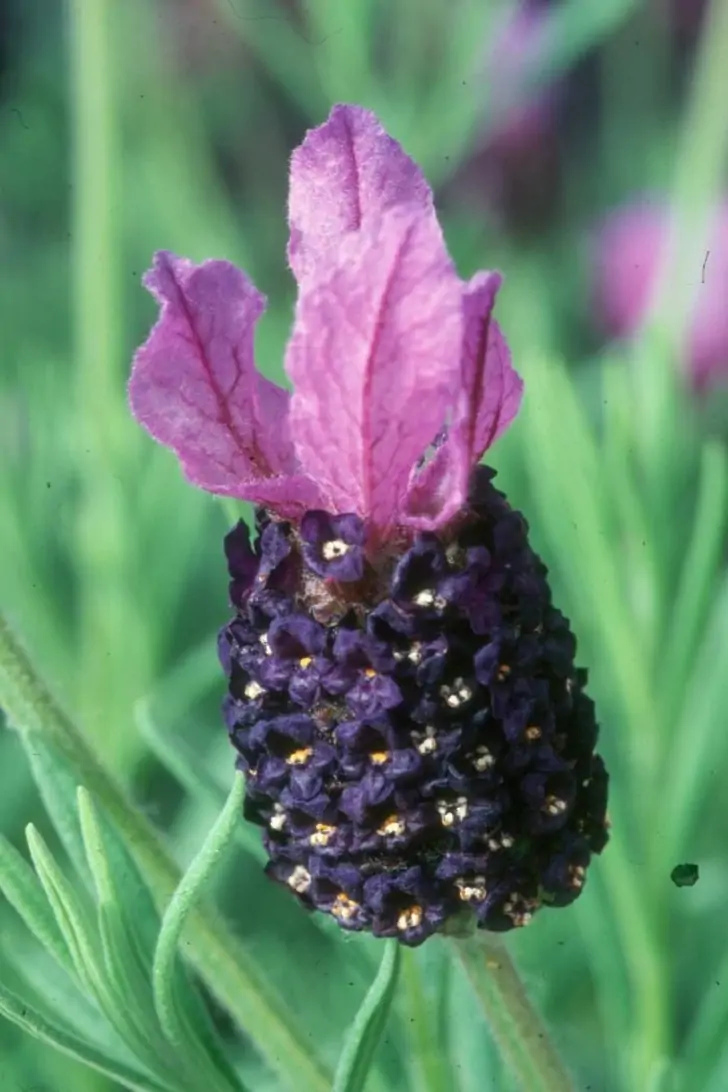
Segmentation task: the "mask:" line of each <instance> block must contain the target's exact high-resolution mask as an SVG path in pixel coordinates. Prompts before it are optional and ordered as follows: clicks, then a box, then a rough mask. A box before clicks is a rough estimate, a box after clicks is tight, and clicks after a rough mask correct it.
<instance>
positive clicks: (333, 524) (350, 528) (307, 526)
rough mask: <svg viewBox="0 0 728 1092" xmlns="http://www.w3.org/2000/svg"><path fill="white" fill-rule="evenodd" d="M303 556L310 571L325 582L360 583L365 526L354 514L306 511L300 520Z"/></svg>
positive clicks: (362, 573)
mask: <svg viewBox="0 0 728 1092" xmlns="http://www.w3.org/2000/svg"><path fill="white" fill-rule="evenodd" d="M301 539H302V541H303V556H304V559H305V561H306V564H307V565H308V567H309V569H312V570H313V572H315V573H316V574H317V575H318V576H321V577H324V579H326V580H342V581H349V580H361V578H362V576H363V575H364V544H365V542H366V529H365V527H364V523H363V521H362V520H361V519H359V517H358V516H356V515H354V514H353V513H351V512H350V513H347V514H346V515H343V516H330V515H329V514H328V512H322V511H313V512H306V514H305V516H304V517H303V519H302V520H301Z"/></svg>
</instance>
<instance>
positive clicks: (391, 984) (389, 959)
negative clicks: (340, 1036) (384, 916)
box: [332, 940, 400, 1092]
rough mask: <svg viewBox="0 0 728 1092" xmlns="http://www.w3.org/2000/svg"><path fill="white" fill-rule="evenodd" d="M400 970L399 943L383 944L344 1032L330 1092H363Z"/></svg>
mask: <svg viewBox="0 0 728 1092" xmlns="http://www.w3.org/2000/svg"><path fill="white" fill-rule="evenodd" d="M399 968H400V945H399V941H397V940H388V941H385V942H384V953H383V955H382V962H381V963H380V965H379V970H378V972H377V976H376V978H375V979H374V981H373V982H372V984H371V986H370V988H369V991H368V993H367V995H366V997H365V998H364V1000H363V1002H362V1004H361V1008H360V1009H359V1011H358V1013H357V1014H356V1016H355V1017H354V1022H353V1023H352V1025H351V1027H350V1028H349V1031H348V1033H347V1036H346V1040H345V1042H344V1047H343V1050H342V1052H341V1056H340V1058H339V1063H338V1065H337V1067H336V1075H335V1076H334V1084H333V1088H332V1092H363V1089H364V1087H365V1085H366V1081H367V1076H368V1073H369V1069H370V1067H371V1065H372V1061H373V1059H374V1053H375V1051H376V1049H377V1044H378V1043H379V1039H380V1037H381V1034H382V1032H383V1030H384V1026H385V1024H386V1022H387V1017H388V1015H389V1010H390V1008H391V1005H392V999H393V997H394V993H395V990H396V987H397V979H398V976H399Z"/></svg>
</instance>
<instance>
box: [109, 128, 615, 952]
mask: <svg viewBox="0 0 728 1092" xmlns="http://www.w3.org/2000/svg"><path fill="white" fill-rule="evenodd" d="M289 220H290V224H291V238H290V242H289V247H288V256H289V261H290V263H291V266H292V268H293V271H294V274H295V276H296V278H297V281H298V284H299V297H298V303H297V307H296V321H295V326H294V330H293V334H292V336H291V340H290V342H289V346H288V350H287V354H286V367H287V371H288V373H289V376H290V377H291V379H292V380H293V382H294V392H293V395H292V396H290V397H289V395H288V394H287V393H286V392H284V391H283V390H282V389H281V388H279V387H276V386H274V385H273V384H271V383H270V382H269V381H267V380H266V379H264V378H263V377H262V376H261V375H260V374H258V373H257V372H256V371H255V368H254V363H253V349H252V343H253V330H254V324H255V322H256V320H257V319H258V317H259V315H260V313H261V312H262V310H263V306H264V301H263V299H262V297H261V296H260V295H259V293H257V291H256V290H255V288H254V287H253V286H252V284H251V283H250V282H249V281H248V280H247V278H246V277H245V276H244V274H242V273H240V272H239V271H237V270H236V269H234V268H233V267H232V266H230V265H228V264H226V263H221V262H206V263H204V264H203V265H201V266H197V267H194V266H192V265H191V264H190V263H188V262H185V261H183V260H180V259H178V258H175V257H173V256H171V255H167V254H161V255H159V256H158V258H157V262H156V265H155V269H154V271H153V272H152V273H151V274H149V275H148V277H147V286H148V287H149V288H150V289H151V290H152V291H153V292H154V294H155V295H156V296H157V298H158V299H159V300H160V302H161V303H162V315H161V318H160V320H159V322H158V323H157V325H156V327H155V329H154V331H153V333H152V335H151V336H150V338H149V340H148V342H147V343H146V344H145V345H144V346H143V347H142V349H141V350H140V351H139V353H138V354H137V357H136V361H135V365H134V372H133V374H132V378H131V383H130V396H131V403H132V407H133V409H134V412H135V413H136V415H137V417H138V418H139V419H140V420H141V422H142V423H143V424H144V425H145V426H146V428H148V429H149V431H150V432H151V433H152V435H153V436H155V437H156V438H157V439H158V440H161V441H162V442H164V443H166V444H168V445H169V446H170V447H172V448H173V449H174V450H175V451H176V453H177V454H178V456H179V458H180V460H181V462H182V466H183V468H184V470H185V473H186V475H187V476H188V477H189V478H190V479H191V480H192V481H193V482H195V483H196V484H198V485H200V486H202V487H203V488H206V489H209V490H210V491H211V492H218V493H223V494H227V495H234V496H237V497H240V498H242V499H244V500H248V501H253V502H257V503H258V504H259V505H260V507H259V509H258V531H259V539H258V541H257V542H256V546H255V549H253V548H251V544H250V539H249V534H248V530H247V526H246V525H245V524H244V523H243V522H241V523H239V524H238V526H237V528H236V529H234V530H233V531H232V532H231V533H230V534H229V535H228V537H227V539H226V552H227V556H228V561H229V566H230V575H231V578H232V584H231V596H232V600H233V603H234V604H235V606H236V608H237V615H236V618H235V620H234V621H233V622H231V624H230V625H229V626H227V627H226V628H225V629H224V630H223V632H222V634H221V638H220V657H221V660H222V663H223V666H224V668H225V670H226V673H227V675H228V677H229V679H230V692H229V699H228V701H227V703H226V721H227V726H228V730H229V733H230V736H231V739H232V741H233V743H234V745H235V747H236V748H237V750H238V752H239V755H240V758H239V767H240V768H241V769H242V770H243V771H244V773H245V776H246V783H247V793H246V811H247V815H248V817H249V818H251V819H253V820H254V821H256V822H258V823H260V824H261V825H262V826H263V827H264V828H265V830H266V833H265V836H264V843H265V848H266V850H267V852H268V854H269V856H270V864H269V866H268V871H269V873H270V875H272V876H274V877H275V878H277V879H279V880H281V881H282V882H283V883H286V884H287V885H288V886H289V887H290V888H292V890H293V891H294V892H296V894H298V896H299V897H300V899H301V900H302V902H303V903H304V904H305V905H307V906H311V907H315V908H316V909H319V910H323V911H325V912H326V913H329V914H332V915H333V917H334V918H335V919H336V920H337V921H338V922H339V924H340V925H342V926H343V927H344V928H346V929H354V930H361V929H371V930H372V931H373V932H374V934H375V935H377V936H397V937H398V938H399V939H401V940H402V941H403V942H405V943H408V944H419V943H421V942H422V941H423V940H425V939H426V938H427V937H428V936H429V935H431V934H432V933H433V932H435V931H437V930H440V929H442V928H443V927H445V926H446V924H447V922H448V921H449V920H450V919H452V918H453V917H454V916H456V915H457V914H458V912H459V910H461V909H462V908H463V905H465V906H466V907H471V908H472V909H473V910H474V911H475V916H476V919H477V921H478V924H479V925H480V926H483V927H486V928H490V929H494V930H501V931H502V930H504V929H508V928H512V927H513V926H522V925H525V924H527V923H528V922H529V921H530V920H531V918H532V915H533V912H534V911H535V910H536V909H537V908H538V907H539V906H541V905H542V904H544V903H545V904H547V905H552V906H555V905H556V906H557V905H566V904H568V903H570V902H571V901H572V900H573V899H574V898H575V897H576V895H578V894H579V892H580V891H581V889H582V887H583V885H584V879H585V876H586V868H587V865H588V863H589V859H590V857H591V854H592V853H593V852H595V851H596V852H599V851H600V850H601V849H602V848H603V846H604V843H605V841H606V834H605V828H606V821H605V809H606V774H605V771H604V766H603V764H602V762H601V760H600V759H598V758H595V757H594V755H593V749H594V745H595V742H596V737H597V727H596V721H595V717H594V708H593V705H592V703H591V701H590V700H589V699H588V698H587V697H586V696H585V694H584V692H583V686H584V683H585V674H584V673H583V672H581V671H579V670H578V669H577V667H576V666H575V663H574V656H575V641H574V638H573V636H572V634H571V631H570V629H569V626H568V623H567V621H566V619H565V618H564V616H563V615H562V614H561V613H560V612H559V611H558V610H557V609H556V608H555V607H554V606H553V605H552V602H551V593H550V590H549V586H548V583H547V581H546V569H545V567H544V565H543V564H542V563H541V561H540V560H539V558H538V557H537V556H536V555H535V554H534V553H533V551H532V550H531V548H530V547H529V544H528V540H527V525H526V523H525V521H524V519H523V517H522V516H521V515H520V514H519V513H518V512H515V511H513V510H512V509H511V507H510V505H509V504H508V503H507V501H506V499H505V497H504V496H503V494H502V493H500V492H498V491H497V490H496V489H495V488H494V486H493V485H492V482H491V478H492V473H491V472H489V471H488V470H486V469H485V468H481V469H476V464H477V463H478V461H479V459H480V457H481V456H482V455H483V453H484V452H485V450H486V449H487V448H488V447H490V445H491V444H492V443H493V441H494V440H496V439H497V437H498V436H499V435H500V433H501V432H503V430H504V429H505V428H506V427H507V426H508V424H509V423H510V421H511V420H512V418H513V416H514V414H515V413H516V411H517V409H518V405H519V403H520V399H521V390H522V384H521V382H520V380H519V378H518V376H517V375H516V373H515V372H514V371H513V369H512V367H511V364H510V354H509V352H508V348H507V345H506V343H505V340H504V338H503V335H502V333H501V331H500V329H499V327H498V325H497V323H496V322H495V320H494V318H493V314H492V312H493V307H494V303H495V296H496V293H497V290H498V288H499V285H500V276H499V275H498V274H495V273H491V272H482V273H477V274H476V275H475V276H474V277H473V278H472V279H471V280H470V281H469V282H468V283H467V284H465V283H463V282H462V281H460V280H459V278H458V277H457V274H456V273H455V271H454V269H453V267H452V263H451V261H450V259H449V257H448V255H447V252H446V250H445V246H444V243H443V240H442V236H441V233H440V230H439V227H438V225H437V221H436V218H435V214H434V211H433V203H432V195H431V193H430V190H429V188H428V187H427V184H426V182H425V180H424V177H423V176H422V175H421V173H420V172H419V170H418V169H417V167H416V166H415V164H414V163H413V162H412V161H411V160H410V159H409V158H408V157H407V156H406V155H405V154H404V152H403V151H402V149H401V148H400V147H399V146H398V145H397V144H396V143H395V142H394V141H393V140H392V139H391V138H390V137H389V136H387V134H386V133H385V132H384V131H383V130H382V128H381V126H380V125H379V124H378V122H377V120H376V118H375V117H374V116H373V115H372V114H370V113H369V112H367V111H364V110H361V109H358V108H354V107H335V108H334V110H333V111H332V113H331V116H330V118H329V120H328V121H327V122H326V123H325V124H324V125H322V126H321V127H320V128H318V129H316V130H312V131H311V132H310V133H309V134H308V135H307V137H306V139H305V140H304V142H303V144H302V145H301V147H300V148H299V149H298V150H297V151H296V152H295V153H294V155H293V158H292V162H291V196H290V201H289ZM429 447H431V448H432V450H431V451H429V452H428V448H429Z"/></svg>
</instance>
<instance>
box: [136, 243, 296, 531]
mask: <svg viewBox="0 0 728 1092" xmlns="http://www.w3.org/2000/svg"><path fill="white" fill-rule="evenodd" d="M144 284H145V285H146V287H147V288H148V289H149V290H150V292H151V293H152V294H153V295H154V296H155V297H156V298H157V299H158V300H159V302H160V304H161V315H160V317H159V320H158V322H157V324H156V325H155V327H154V329H153V330H152V332H151V334H150V335H149V338H148V339H147V341H146V342H145V343H144V345H142V347H141V348H140V349H139V351H138V352H137V354H136V357H135V359H134V367H133V370H132V376H131V379H130V381H129V398H130V402H131V407H132V410H133V412H134V415H135V416H136V417H137V419H138V420H139V422H140V423H141V424H142V425H144V427H145V428H146V429H147V430H148V432H150V433H151V435H152V436H153V437H154V439H155V440H158V441H159V442H160V443H162V444H165V445H166V446H167V447H171V448H172V450H173V451H174V452H175V453H176V454H177V456H178V457H179V459H180V462H181V463H182V468H183V470H184V473H185V474H186V476H187V477H188V478H189V479H190V481H192V482H194V483H195V484H196V485H199V486H201V487H202V488H203V489H207V490H209V491H210V492H213V493H223V494H229V495H232V496H236V497H242V498H245V499H247V500H252V501H255V502H260V503H263V502H265V501H266V500H267V499H268V498H269V497H270V498H271V503H273V499H272V498H273V497H275V498H277V500H276V505H277V504H278V500H280V503H281V504H282V506H283V507H282V508H280V509H279V510H280V511H281V512H282V514H287V513H288V512H289V511H291V510H297V509H298V508H299V507H300V504H298V503H297V502H296V489H297V486H296V482H295V481H292V480H291V476H292V475H296V474H297V465H296V461H295V454H294V451H293V445H292V443H291V439H290V434H289V427H288V403H289V395H288V393H287V392H286V391H284V390H281V388H279V387H276V386H275V384H273V383H270V382H269V381H268V380H267V379H265V378H263V376H261V375H260V374H259V373H258V372H257V371H256V370H255V365H254V361H253V335H254V330H255V324H256V322H257V320H258V318H259V317H260V315H261V314H262V312H263V310H264V308H265V298H264V297H263V296H262V295H261V294H260V293H259V292H258V291H257V290H256V289H255V287H254V286H253V284H252V283H251V282H250V280H249V279H248V278H247V277H246V276H245V274H244V273H242V272H241V271H240V270H239V269H236V268H235V266H233V265H231V264H230V263H229V262H223V261H207V262H203V263H202V264H201V265H197V266H196V265H194V264H193V263H192V262H189V261H187V260H186V259H184V258H177V257H176V256H175V255H173V254H168V253H166V252H162V253H160V254H158V255H157V256H156V258H155V263H154V267H153V268H152V269H151V270H150V271H149V273H147V275H146V277H145V279H144ZM301 488H302V489H303V490H304V491H308V492H309V493H310V492H311V488H310V483H309V484H306V483H305V482H304V483H302V485H301ZM313 492H314V493H315V490H313ZM302 503H303V502H302ZM292 506H293V508H292Z"/></svg>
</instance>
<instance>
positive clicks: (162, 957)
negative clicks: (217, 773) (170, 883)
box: [152, 774, 245, 1089]
mask: <svg viewBox="0 0 728 1092" xmlns="http://www.w3.org/2000/svg"><path fill="white" fill-rule="evenodd" d="M244 788H245V783H244V779H243V777H242V775H240V774H237V775H236V777H235V780H234V783H233V787H232V789H231V791H230V795H229V797H228V799H227V802H226V804H225V807H224V808H223V810H222V812H221V813H220V816H219V817H218V819H217V821H216V823H215V824H214V826H213V828H212V830H211V831H210V833H209V835H208V836H207V838H206V839H205V842H204V844H203V846H202V848H201V849H200V851H199V853H198V854H197V856H196V857H195V858H194V860H193V861H192V863H191V865H190V866H189V868H188V870H187V872H186V873H185V875H184V876H183V877H182V880H181V881H180V884H179V886H178V888H177V890H176V891H175V893H174V895H173V896H172V899H171V901H170V904H169V906H168V907H167V910H166V912H165V915H164V918H163V920H162V927H161V930H160V933H159V940H158V942H157V949H156V952H155V955H154V966H153V969H152V985H153V990H154V1005H155V1009H156V1012H157V1017H158V1019H159V1022H160V1024H161V1027H162V1029H163V1031H164V1033H165V1035H166V1036H167V1039H168V1040H169V1042H170V1043H171V1044H173V1045H174V1046H175V1047H177V1049H183V1050H189V1051H190V1053H191V1054H192V1059H193V1061H194V1060H197V1062H198V1063H199V1064H200V1065H203V1066H204V1062H207V1063H208V1067H207V1068H208V1069H209V1066H210V1065H211V1064H213V1063H212V1059H210V1058H209V1055H208V1053H207V1050H206V1049H205V1047H208V1048H209V1047H210V1046H213V1048H214V1045H215V1043H216V1039H215V1038H214V1036H213V1035H211V1034H210V1033H211V1031H212V1029H211V1028H210V1027H209V1026H208V1028H207V1029H206V1030H207V1035H205V1041H204V1042H203V1040H202V1039H201V1038H200V1035H199V1033H198V1028H197V1026H196V1025H195V1024H193V1023H192V1022H191V1021H190V1020H188V1019H186V1018H185V1017H186V1013H185V1007H184V1005H183V1004H181V1003H180V1001H181V999H180V997H179V992H180V986H179V984H178V983H179V980H180V976H179V968H178V965H177V950H178V945H179V940H180V937H181V935H182V930H183V929H184V926H185V923H186V921H187V918H188V917H189V914H190V911H191V910H192V908H193V906H194V904H195V901H196V900H197V899H198V898H199V896H200V894H201V893H202V891H203V889H204V888H205V887H207V885H208V884H209V881H210V878H211V876H212V874H213V872H214V870H215V868H216V867H217V865H218V864H219V863H220V861H221V859H222V857H223V854H224V853H225V851H226V850H227V849H229V847H230V845H231V842H232V839H233V837H234V835H235V829H236V827H237V826H238V824H239V823H240V821H241V810H242V803H243V794H244ZM198 1015H204V1014H202V1013H199V1014H198ZM203 1029H204V1025H203ZM203 1029H199V1030H203ZM192 1048H195V1049H194V1050H193V1049H192ZM215 1062H216V1063H217V1067H218V1069H215V1071H214V1073H213V1075H212V1077H208V1078H207V1079H208V1083H210V1082H211V1081H212V1079H213V1077H215V1078H217V1079H216V1081H215V1084H216V1086H218V1087H221V1088H225V1089H229V1088H240V1083H239V1081H238V1080H237V1077H236V1075H235V1073H234V1072H233V1070H232V1068H231V1067H230V1065H229V1064H228V1063H227V1062H226V1059H225V1057H224V1055H223V1052H222V1051H220V1050H216V1051H215Z"/></svg>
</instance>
